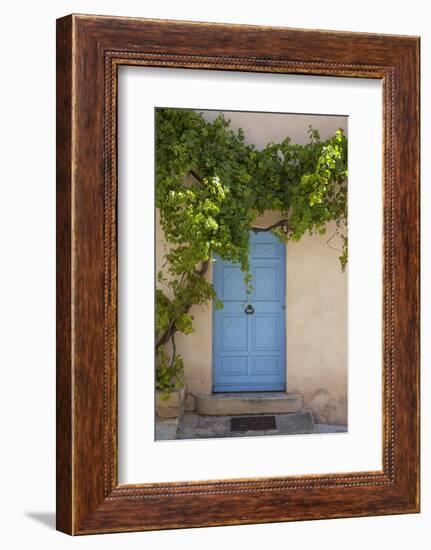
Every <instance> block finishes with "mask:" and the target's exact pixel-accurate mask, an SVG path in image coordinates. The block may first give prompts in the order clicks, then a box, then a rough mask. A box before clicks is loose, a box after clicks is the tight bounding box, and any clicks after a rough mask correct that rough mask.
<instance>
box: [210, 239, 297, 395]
mask: <svg viewBox="0 0 431 550" xmlns="http://www.w3.org/2000/svg"><path fill="white" fill-rule="evenodd" d="M250 269H251V273H252V275H253V280H252V283H251V284H252V285H253V290H252V293H251V295H250V296H249V299H248V300H247V294H246V285H245V283H244V274H243V273H242V272H241V270H240V268H239V267H238V266H237V265H235V264H232V263H231V262H226V261H223V260H220V259H219V258H215V263H214V272H213V273H214V275H213V277H214V286H215V289H216V291H217V295H218V296H219V298H220V299H221V300H222V301H223V303H224V307H223V308H222V309H220V310H217V309H214V313H213V321H214V322H213V378H214V391H215V392H228V391H281V390H284V389H285V387H286V376H285V371H286V368H285V365H286V359H285V310H284V302H285V296H284V295H285V245H284V244H282V243H280V242H279V241H278V239H277V238H276V237H275V236H274V235H272V234H271V233H264V232H261V233H254V232H252V233H251V237H250ZM247 306H249V311H250V312H251V313H249V314H247V313H246V312H245V310H246V308H247Z"/></svg>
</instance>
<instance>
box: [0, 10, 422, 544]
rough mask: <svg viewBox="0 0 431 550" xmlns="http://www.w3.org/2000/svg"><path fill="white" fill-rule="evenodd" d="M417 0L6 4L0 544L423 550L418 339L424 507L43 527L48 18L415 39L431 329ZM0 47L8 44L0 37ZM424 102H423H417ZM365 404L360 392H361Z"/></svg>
mask: <svg viewBox="0 0 431 550" xmlns="http://www.w3.org/2000/svg"><path fill="white" fill-rule="evenodd" d="M427 4H428V3H427V2H421V1H419V0H411V1H410V2H408V3H406V2H401V1H388V0H384V1H381V2H375V1H368V0H363V1H361V2H356V3H347V2H345V1H331V0H327V1H326V2H322V1H321V0H317V1H314V0H308V1H307V2H294V3H293V2H292V3H287V2H275V1H271V0H266V2H264V3H261V2H259V3H257V2H256V3H252V2H250V1H249V0H244V1H237V2H232V1H229V0H218V1H217V2H202V1H191V0H190V1H188V0H183V1H181V2H174V1H172V2H168V1H165V0H158V1H157V2H146V3H144V2H138V1H137V0H136V1H132V0H121V1H120V0H116V1H113V0H103V2H102V1H95V0H88V1H84V0H79V1H78V0H76V1H66V0H56V1H55V2H54V1H52V2H46V1H45V2H43V3H39V2H37V3H35V2H22V1H19V0H17V1H15V2H13V3H12V2H8V3H6V4H5V5H4V6H2V8H3V11H2V21H1V32H0V36H1V40H2V49H1V51H2V87H1V89H0V94H1V101H0V109H1V113H0V124H1V129H2V132H1V134H0V135H1V137H0V139H1V148H0V151H1V153H2V154H1V159H2V163H1V169H2V170H1V191H2V195H1V201H0V208H1V212H0V224H1V227H0V235H1V241H0V243H1V252H2V256H1V258H2V263H1V272H0V277H1V284H0V293H1V294H0V312H1V332H0V334H1V339H0V353H1V360H0V365H1V367H2V375H3V378H2V384H1V386H0V387H1V390H0V391H1V394H0V407H1V410H0V412H1V428H2V431H1V436H2V440H1V449H2V453H1V458H0V461H1V474H2V481H1V489H2V490H1V500H0V507H1V511H0V518H1V520H0V521H1V526H2V530H1V543H2V546H3V547H5V548H8V549H9V548H12V549H13V548H22V547H26V548H44V549H60V550H61V549H63V548H66V547H68V548H69V547H76V548H103V549H109V548H118V547H120V548H126V549H127V548H142V547H146V548H151V549H159V548H187V549H188V550H191V549H195V548H196V549H197V548H201V547H203V546H205V548H223V547H226V548H233V547H235V546H236V545H242V546H247V547H248V548H253V549H254V548H256V549H261V548H263V547H268V545H269V544H271V543H273V544H277V545H280V546H281V547H287V546H290V545H295V546H296V547H300V548H302V549H306V550H308V549H311V548H316V547H319V548H329V547H330V548H333V549H343V550H345V549H346V548H349V549H361V550H362V549H363V548H364V547H372V548H374V547H376V548H378V547H383V546H385V547H387V548H391V549H400V550H401V549H404V548H406V547H410V548H419V549H422V548H428V547H429V526H430V523H431V501H430V495H431V478H430V468H429V464H430V462H431V452H430V433H431V429H430V428H431V426H430V421H429V420H430V412H431V400H430V381H431V377H430V372H429V365H430V360H431V341H430V338H426V337H425V338H423V344H422V366H423V368H422V387H423V396H424V398H423V409H422V427H423V438H422V453H423V465H424V467H423V474H422V510H423V512H422V514H420V515H411V516H392V517H384V518H360V519H359V518H358V519H342V520H330V521H319V522H299V523H289V524H273V525H257V526H241V527H223V528H212V529H197V530H188V531H170V532H156V533H133V534H122V535H103V536H93V537H84V538H79V539H72V538H70V537H66V536H65V535H62V534H60V533H56V532H55V531H53V522H54V519H53V513H54V494H55V493H54V456H55V455H54V443H55V441H54V426H55V421H54V411H55V407H54V382H55V371H54V361H55V354H54V344H55V342H54V334H55V332H54V321H55V309H54V283H55V277H54V266H55V257H54V250H55V246H54V245H55V238H54V234H55V232H54V229H55V225H54V220H55V201H54V189H55V170H54V166H55V124H54V122H55V105H54V103H55V88H54V79H55V63H54V59H55V21H54V20H55V18H56V17H60V16H62V15H64V14H67V13H70V12H72V11H73V12H81V13H105V14H113V15H129V16H141V17H158V18H174V19H175V18H176V19H192V20H201V21H202V20H208V21H222V22H232V23H253V24H261V25H284V26H292V27H303V28H323V29H339V30H351V31H370V32H386V33H403V34H416V35H421V36H422V98H423V100H422V126H423V131H422V151H423V153H424V154H423V155H422V157H423V165H422V182H423V193H422V220H423V221H422V243H423V260H422V295H423V297H422V310H423V313H422V327H423V334H425V335H427V334H429V332H430V330H431V322H430V321H431V319H430V315H431V285H430V281H431V254H430V250H431V215H430V209H431V189H430V186H429V184H428V183H429V181H430V176H431V169H430V165H429V163H428V159H427V157H428V155H426V154H425V153H426V152H429V151H430V150H431V124H430V123H431V119H430V103H429V98H430V97H431V79H430V77H431V72H430V66H431V30H430V27H429V20H430V15H429V13H428V12H427ZM3 42H4V43H3ZM427 100H428V101H427ZM364 406H366V396H364Z"/></svg>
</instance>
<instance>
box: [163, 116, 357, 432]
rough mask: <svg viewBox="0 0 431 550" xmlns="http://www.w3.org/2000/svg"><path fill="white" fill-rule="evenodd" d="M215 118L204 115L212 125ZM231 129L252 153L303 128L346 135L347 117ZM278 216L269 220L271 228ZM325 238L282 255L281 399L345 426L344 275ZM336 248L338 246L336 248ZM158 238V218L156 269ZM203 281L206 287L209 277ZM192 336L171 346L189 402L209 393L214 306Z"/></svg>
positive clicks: (199, 313) (302, 138)
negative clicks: (299, 398) (293, 398)
mask: <svg viewBox="0 0 431 550" xmlns="http://www.w3.org/2000/svg"><path fill="white" fill-rule="evenodd" d="M217 114H218V112H214V111H209V112H208V111H206V112H204V116H205V118H206V119H207V120H212V119H214V118H215V117H216V116H217ZM225 116H226V117H228V118H230V119H231V126H232V128H240V127H241V128H243V130H244V132H245V137H246V141H247V142H249V143H254V144H255V145H256V146H257V147H258V148H261V147H264V146H265V145H266V144H267V143H268V142H270V141H275V142H276V141H281V140H282V139H283V138H285V137H286V136H290V137H291V138H292V141H293V142H296V143H305V142H306V141H307V134H306V131H307V128H308V126H309V125H310V124H311V125H312V126H313V127H315V128H317V129H318V130H319V132H320V134H321V137H322V139H324V138H326V137H329V136H330V135H332V134H333V133H334V132H335V130H337V129H338V128H343V129H344V130H345V131H346V132H347V119H346V118H345V117H334V116H331V117H328V116H312V115H280V114H266V113H253V114H250V113H239V112H229V113H225ZM276 217H277V213H274V212H268V213H267V214H266V215H265V216H264V217H263V219H262V220H260V221H261V223H262V224H264V223H267V222H268V223H269V222H270V221H271V220H274V219H275V218H276ZM331 230H332V231H333V227H331V226H329V227H328V231H327V234H326V235H324V236H317V235H314V236H308V235H306V236H304V237H303V238H302V239H301V241H300V242H298V243H289V244H288V245H287V249H286V321H287V322H286V342H287V360H286V365H287V391H288V392H292V393H301V394H302V395H303V398H304V405H305V407H307V408H310V409H311V410H312V411H313V413H314V415H315V418H316V420H317V421H318V422H323V423H334V424H344V425H345V424H347V274H346V273H347V271H346V273H344V274H343V273H342V272H341V268H340V263H339V260H338V256H339V252H338V251H336V250H333V249H332V248H330V247H329V246H328V245H327V240H328V238H329V237H330V236H331V234H332V232H331ZM333 244H334V246H336V245H337V244H339V243H336V242H334V243H333ZM164 247H165V243H164V239H163V233H162V230H161V228H160V226H159V223H158V213H157V216H156V267H157V269H159V267H160V266H161V262H162V257H163V254H164ZM206 277H207V278H208V280H212V269H211V266H210V269H209V270H208V272H207V274H206ZM192 314H193V315H194V319H195V323H194V324H195V332H194V333H193V334H192V335H188V336H184V335H182V334H179V335H178V337H177V338H176V343H177V349H178V352H179V353H180V354H181V355H182V356H183V357H184V363H185V377H186V384H187V388H188V390H189V391H191V392H192V393H194V394H210V393H211V392H212V364H211V363H212V306H207V307H204V308H199V307H194V308H193V310H192Z"/></svg>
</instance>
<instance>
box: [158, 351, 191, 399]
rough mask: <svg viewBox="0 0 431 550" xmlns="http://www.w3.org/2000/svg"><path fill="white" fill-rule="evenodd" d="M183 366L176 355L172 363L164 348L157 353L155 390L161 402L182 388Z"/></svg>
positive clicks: (179, 357)
mask: <svg viewBox="0 0 431 550" xmlns="http://www.w3.org/2000/svg"><path fill="white" fill-rule="evenodd" d="M183 377H184V364H183V359H182V357H181V356H179V355H176V356H175V358H174V360H173V361H170V360H169V356H168V354H167V353H166V351H165V349H164V348H160V349H159V350H158V352H157V368H156V389H157V390H159V391H160V392H161V398H162V399H163V400H166V399H168V397H169V396H170V395H171V393H172V392H173V391H174V390H177V389H180V388H182V387H183V386H184V382H183Z"/></svg>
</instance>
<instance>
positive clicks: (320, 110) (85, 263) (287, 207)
mask: <svg viewBox="0 0 431 550" xmlns="http://www.w3.org/2000/svg"><path fill="white" fill-rule="evenodd" d="M418 511H419V38H418V37H411V36H393V35H377V34H358V33H343V32H335V31H316V30H299V29H289V28H275V27H258V26H245V25H244V26H243V25H226V24H219V23H217V24H216V23H195V22H182V21H165V20H163V21H162V20H150V19H131V18H118V17H99V16H90V15H70V16H67V17H64V18H62V19H59V20H58V21H57V528H58V529H59V530H60V531H63V532H65V533H68V534H72V535H79V534H92V533H105V532H119V531H140V530H151V529H169V528H180V527H200V526H215V525H233V524H244V523H263V522H275V521H292V520H306V519H322V518H339V517H349V516H366V515H384V514H400V513H415V512H418Z"/></svg>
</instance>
